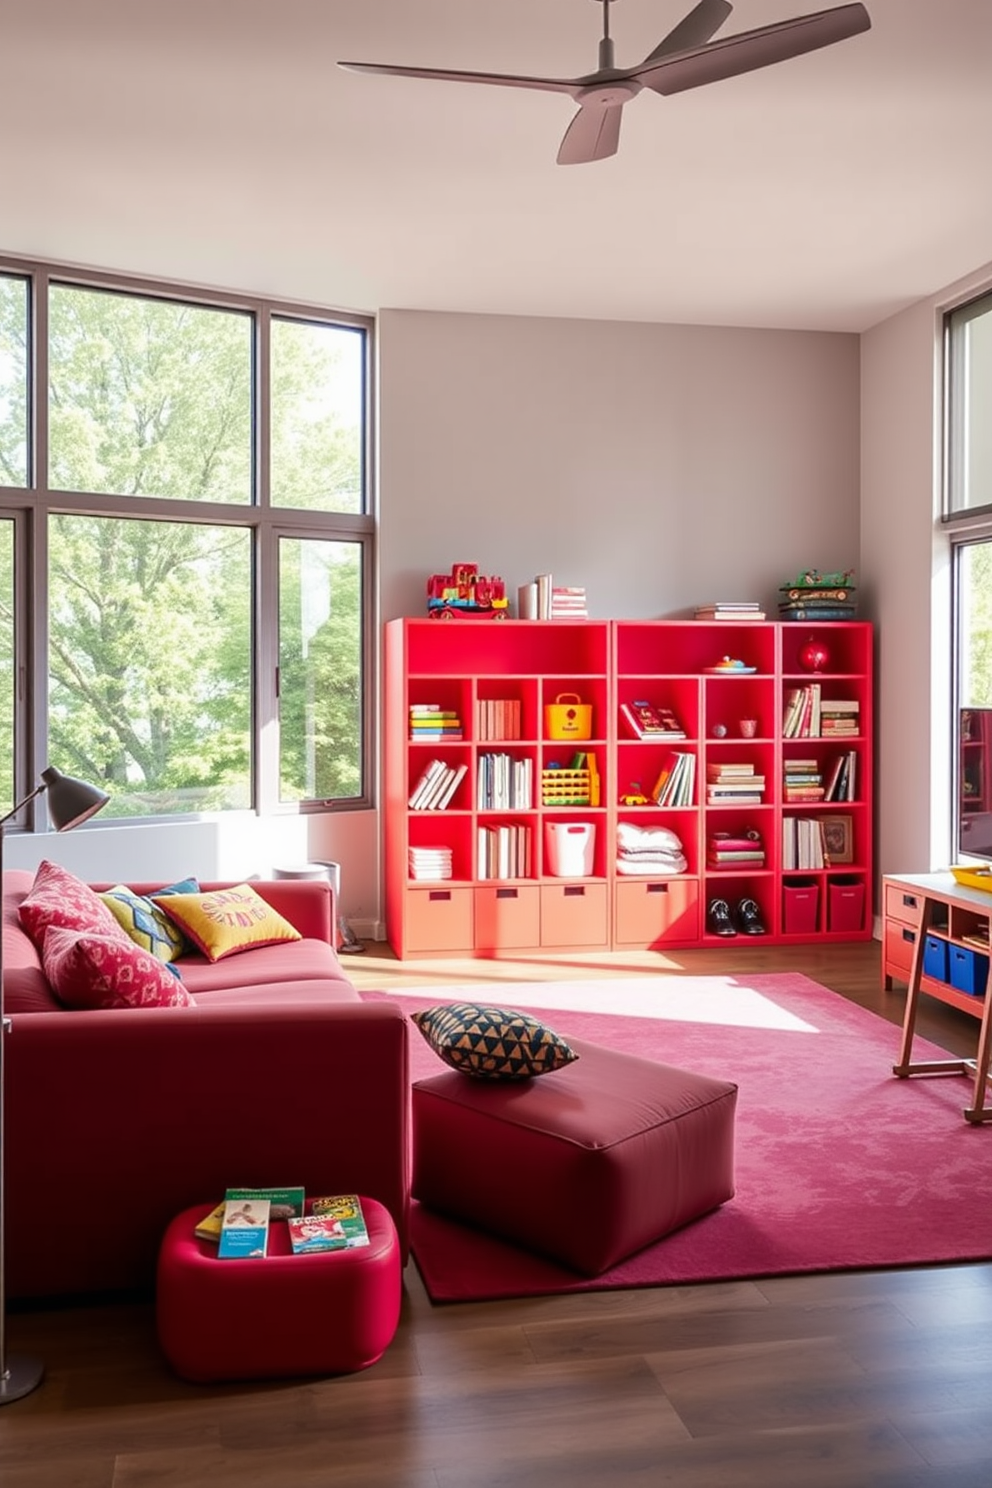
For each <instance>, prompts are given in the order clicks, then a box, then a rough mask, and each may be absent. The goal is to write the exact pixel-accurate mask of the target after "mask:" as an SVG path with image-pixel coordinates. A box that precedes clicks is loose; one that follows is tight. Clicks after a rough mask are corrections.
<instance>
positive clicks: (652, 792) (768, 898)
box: [385, 618, 873, 959]
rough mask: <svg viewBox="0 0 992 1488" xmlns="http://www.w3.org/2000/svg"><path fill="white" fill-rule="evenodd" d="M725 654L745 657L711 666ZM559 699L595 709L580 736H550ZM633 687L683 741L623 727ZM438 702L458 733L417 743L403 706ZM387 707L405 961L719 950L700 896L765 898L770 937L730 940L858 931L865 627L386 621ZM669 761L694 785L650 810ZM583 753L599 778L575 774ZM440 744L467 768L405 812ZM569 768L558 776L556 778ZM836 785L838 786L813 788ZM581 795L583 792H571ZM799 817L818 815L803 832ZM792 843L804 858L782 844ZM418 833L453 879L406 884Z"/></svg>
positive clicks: (390, 929)
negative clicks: (439, 852)
mask: <svg viewBox="0 0 992 1488" xmlns="http://www.w3.org/2000/svg"><path fill="white" fill-rule="evenodd" d="M810 639H815V640H816V641H818V642H819V643H820V644H821V646H822V647H823V648H824V649H825V651H826V653H827V658H828V659H827V662H826V664H825V666H824V669H823V671H822V672H820V673H811V672H810V671H809V670H807V669H806V667H804V665H803V661H802V658H803V655H804V653H805V648H806V646H807V644H808V642H809V641H810ZM727 657H729V658H732V659H735V660H738V661H741V662H743V663H744V665H745V667H746V668H747V670H743V669H732V670H728V669H724V670H720V663H721V661H722V660H723V659H724V658H727ZM807 692H808V693H809V695H810V697H811V698H812V697H813V696H814V695H815V697H816V699H817V709H818V711H817V713H816V715H814V716H813V717H812V718H807V719H806V722H805V726H804V727H803V728H802V730H801V731H800V732H799V733H796V734H794V735H792V734H790V735H786V734H785V732H784V722H785V717H786V713H787V711H788V709H789V706H790V703H791V702H792V701H794V694H796V693H803V694H805V693H807ZM570 699H571V700H575V701H576V702H577V704H579V705H580V707H581V710H582V711H584V710H586V709H589V710H590V712H591V718H590V728H589V733H590V737H588V738H584V737H574V738H573V737H570V736H569V735H568V733H567V732H566V735H565V737H563V738H557V737H550V736H549V735H550V732H551V717H550V716H549V713H548V709H549V707H551V708H552V709H553V710H554V709H556V708H557V709H558V710H559V713H558V714H556V715H555V716H556V720H557V721H560V706H561V703H562V700H564V701H565V702H567V701H568V700H570ZM635 701H647V702H649V703H651V704H653V705H654V706H655V707H660V708H665V709H669V710H671V712H672V713H674V715H675V717H676V719H677V720H678V723H679V724H680V725H681V731H680V732H681V735H682V736H681V737H671V738H669V737H661V736H647V737H643V738H638V737H636V736H635V734H634V730H633V728H632V727H631V726H630V724H629V723H628V722H627V719H626V717H625V715H624V713H623V712H622V711H621V704H624V703H626V704H631V703H633V702H635ZM832 704H837V705H838V707H837V708H836V709H832V707H831V705H832ZM430 706H432V707H435V708H438V709H442V710H445V711H449V712H452V713H455V714H456V715H457V717H458V719H459V721H460V722H461V725H462V737H461V738H460V739H457V740H447V739H445V740H441V741H438V740H430V741H427V740H422V739H419V738H417V739H414V738H411V728H410V716H411V709H423V708H425V707H430ZM810 707H812V703H810ZM385 717H386V747H385V793H386V798H385V808H386V809H385V867H386V928H387V935H388V938H389V941H390V943H391V945H392V946H393V948H394V950H395V951H396V953H397V955H398V956H400V957H401V958H403V959H406V958H411V957H416V956H426V955H429V956H442V955H450V956H480V957H498V956H510V955H513V954H515V953H518V952H527V951H534V952H540V951H555V950H569V949H579V948H581V949H584V950H588V949H604V950H605V949H663V948H666V947H667V948H671V949H673V950H674V949H679V948H686V947H691V946H699V945H716V944H719V943H723V942H721V940H720V939H719V938H718V937H716V936H715V935H711V934H710V933H709V932H708V930H707V916H706V908H707V905H708V903H709V902H710V900H711V899H713V898H723V899H726V900H727V901H728V902H729V903H730V905H731V908H732V909H733V908H734V906H735V905H736V904H737V903H738V902H739V901H740V900H741V899H742V898H746V897H747V898H753V899H755V900H756V901H757V903H758V905H759V906H760V909H761V914H762V919H763V922H764V923H765V926H766V930H767V934H766V935H764V936H754V937H751V936H745V935H739V936H738V937H737V940H736V941H735V942H734V943H735V944H737V945H739V944H741V943H743V942H753V943H755V944H759V945H760V944H769V943H776V944H783V943H789V942H796V943H797V944H798V943H806V942H814V941H818V940H823V939H828V940H852V939H868V938H870V935H871V909H872V905H871V886H872V882H873V878H872V840H871V823H872V768H871V762H872V752H871V738H872V631H871V626H870V624H868V623H867V622H862V621H835V622H828V623H823V624H816V625H809V624H798V623H793V622H775V621H769V622H760V621H758V622H755V621H751V622H745V623H734V622H706V621H695V620H691V621H690V620H687V621H667V620H652V621H638V620H603V621H598V620H577V621H527V620H505V621H447V622H445V621H435V620H428V619H419V618H418V619H404V620H394V621H390V622H388V623H387V625H386V627H385ZM828 721H829V722H828ZM811 726H815V727H816V728H820V727H823V726H829V727H830V728H831V729H832V730H833V732H831V733H828V734H827V735H823V734H821V733H819V732H817V733H812V732H810V728H811ZM676 755H684V756H687V761H686V762H685V763H684V764H683V765H682V766H680V770H682V771H684V772H685V773H686V774H688V776H689V785H688V794H686V793H685V789H686V788H685V786H684V785H683V788H682V793H681V794H678V793H676V794H675V796H674V799H672V801H671V803H670V804H661V805H659V804H658V802H657V800H656V799H655V796H656V792H657V791H658V790H659V789H660V787H661V784H662V779H663V776H664V774H665V772H666V771H667V769H668V767H669V766H670V765H671V764H672V763H673V757H674V756H676ZM577 756H582V759H581V760H579V759H577ZM590 756H591V759H592V763H593V764H594V766H595V768H594V771H593V772H592V773H593V775H594V776H596V777H598V781H597V784H596V785H589V784H588V782H586V781H585V779H584V777H583V776H582V774H581V772H582V771H583V770H584V769H585V768H586V767H587V766H588V764H589V759H590ZM494 757H502V758H501V759H499V760H498V761H497V762H496V763H495V764H494V763H493V759H494ZM435 758H437V759H441V760H443V762H444V763H446V764H448V765H449V766H453V767H457V766H459V765H461V764H465V765H466V770H465V773H464V776H463V778H462V780H461V782H460V784H459V785H458V787H457V789H456V791H455V793H454V795H453V797H452V799H451V801H450V804H449V805H448V806H447V807H446V808H444V809H443V810H436V809H435V810H430V809H428V810H426V811H424V810H413V809H411V808H410V806H409V804H408V803H409V799H410V796H411V793H412V791H413V789H414V787H415V785H416V783H417V781H418V780H419V778H420V776H421V775H422V773H423V770H424V768H425V767H426V765H427V764H428V763H429V762H430V761H431V760H432V759H435ZM844 760H846V767H847V776H846V777H845V778H846V779H847V780H848V782H849V784H848V785H846V786H845V787H844V791H843V794H840V793H839V792H840V787H841V785H842V780H841V768H840V767H841V763H842V762H843V761H844ZM787 767H789V768H788V769H787ZM573 768H577V769H578V770H579V772H580V773H579V774H577V775H576V776H574V777H572V776H567V777H566V776H565V775H564V774H563V776H562V780H561V782H560V783H559V782H557V781H555V780H554V777H553V776H549V773H548V772H552V771H559V770H560V771H562V772H566V771H569V770H570V769H573ZM528 777H529V779H530V794H529V797H521V796H520V795H519V794H510V795H509V796H508V795H506V794H505V790H506V789H507V786H506V781H507V780H508V779H509V780H510V781H511V786H510V789H511V791H513V790H514V787H513V785H512V781H513V780H514V779H516V782H517V786H516V789H517V790H519V789H520V788H521V787H520V781H521V780H522V779H523V780H525V779H527V778H528ZM797 777H803V778H802V779H800V780H798V782H797ZM492 779H497V780H501V781H502V782H503V785H502V786H501V787H500V789H501V790H502V791H503V792H504V793H503V794H495V795H494V794H493V791H492V789H491V784H490V782H491V780H492ZM787 780H788V781H789V785H788V786H787V784H786V781H787ZM831 780H833V783H834V790H835V794H834V796H833V798H831V799H823V798H822V797H821V796H820V795H819V794H817V792H820V791H826V790H827V786H828V783H829V782H830V781H831ZM749 781H750V782H751V784H750V786H749V784H748V782H749ZM816 781H818V782H819V783H818V784H814V783H813V782H816ZM552 787H557V789H554V788H552ZM597 789H598V795H597V793H596V792H597ZM670 789H671V787H670ZM582 790H588V792H589V794H588V799H589V804H584V802H585V800H586V796H585V795H581V796H580V797H579V800H580V801H581V802H582V804H575V803H574V802H573V800H572V799H571V796H570V794H569V792H570V791H582ZM787 790H788V792H789V794H788V795H787ZM741 791H743V793H744V799H741ZM810 791H812V792H813V795H812V798H811V799H805V798H804V796H803V794H799V795H797V792H800V793H802V792H805V793H806V794H808V793H809V792H810ZM751 797H757V799H751ZM644 798H646V800H645V799H644ZM661 799H662V800H663V801H664V800H665V799H666V797H665V794H664V793H663V792H662V795H661ZM801 819H804V820H808V821H812V822H813V824H814V825H813V826H812V827H810V828H806V827H798V826H796V825H794V824H795V823H796V822H798V821H800V820H801ZM569 827H572V828H573V829H574V830H573V831H571V832H569V831H568V830H567V829H568V828H569ZM590 828H591V829H592V833H591V835H592V838H593V841H592V844H591V862H590V864H589V868H590V871H589V872H585V871H582V873H581V876H573V873H574V869H575V863H574V861H569V862H568V863H566V864H564V865H563V862H562V855H563V854H564V853H565V852H566V850H569V851H570V850H572V849H574V848H577V845H578V842H579V841H581V840H582V839H583V837H584V834H585V833H587V831H588V829H590ZM618 832H619V833H620V836H619V837H618ZM483 839H484V840H485V842H486V843H487V844H488V846H489V851H488V854H486V855H484V854H483V850H482V847H481V846H480V843H481V842H482V840H483ZM793 840H794V841H796V842H799V841H800V840H801V842H802V853H801V855H800V854H799V853H798V852H797V854H796V855H795V856H794V857H787V856H786V851H787V843H788V842H790V841H793ZM755 842H757V844H758V846H759V847H760V849H761V850H762V852H763V856H761V857H759V858H758V859H755V858H754V857H753V844H754V843H755ZM824 842H827V843H828V844H829V851H828V853H827V855H826V857H822V856H818V854H819V852H820V851H821V850H822V845H823V843H824ZM810 843H812V844H813V846H812V847H811V846H810V845H809V844H810ZM817 844H818V845H819V846H818V847H817ZM621 845H622V846H623V850H621ZM742 845H743V848H744V850H743V852H742V851H741V848H742ZM413 847H419V848H429V847H443V848H445V849H447V851H448V852H449V853H450V862H451V876H450V878H446V879H444V880H443V881H435V880H428V879H415V878H413V877H412V876H411V868H410V849H411V848H413ZM735 853H736V856H735ZM556 855H557V856H558V859H559V861H558V862H557V863H556V862H555V856H556ZM563 866H564V868H567V873H563V874H559V873H556V872H555V871H554V869H555V868H556V867H558V868H559V869H562V868H563ZM582 866H583V870H584V868H585V864H584V863H583V865H582Z"/></svg>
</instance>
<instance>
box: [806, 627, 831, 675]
mask: <svg viewBox="0 0 992 1488" xmlns="http://www.w3.org/2000/svg"><path fill="white" fill-rule="evenodd" d="M829 661H830V652H829V651H828V650H827V648H826V646H825V645H824V644H823V642H822V641H817V640H815V639H814V638H813V637H812V636H810V638H809V640H808V641H807V642H806V644H805V645H804V646H803V647H802V648H801V649H800V652H799V665H800V666H801V667H805V669H806V671H808V672H822V671H823V669H824V667H825V666H827V664H828V663H829Z"/></svg>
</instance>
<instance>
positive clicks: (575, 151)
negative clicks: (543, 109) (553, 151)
mask: <svg viewBox="0 0 992 1488" xmlns="http://www.w3.org/2000/svg"><path fill="white" fill-rule="evenodd" d="M622 113H623V104H622V103H612V104H607V105H606V106H605V107H604V105H603V104H600V103H585V104H583V105H582V107H581V108H580V109H579V111H578V113H577V114H576V115H575V117H574V119H573V120H572V122H571V124H569V126H568V128H567V129H566V130H565V136H564V138H563V140H562V142H561V145H560V146H559V148H558V164H559V165H586V164H587V163H588V162H589V161H590V160H606V159H607V157H608V156H610V155H615V154H616V153H617V146H618V145H619V143H620V116H621V114H622Z"/></svg>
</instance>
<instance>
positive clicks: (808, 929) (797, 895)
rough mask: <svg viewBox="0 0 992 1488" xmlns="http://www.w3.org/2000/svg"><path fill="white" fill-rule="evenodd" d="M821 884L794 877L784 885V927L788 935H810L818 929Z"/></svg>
mask: <svg viewBox="0 0 992 1488" xmlns="http://www.w3.org/2000/svg"><path fill="white" fill-rule="evenodd" d="M819 907H820V886H819V884H816V883H814V882H813V881H812V880H805V881H803V880H800V879H793V881H792V882H791V883H787V884H783V886H782V929H783V931H784V932H785V934H786V935H810V934H812V933H813V932H814V931H815V930H816V922H817V914H818V911H819Z"/></svg>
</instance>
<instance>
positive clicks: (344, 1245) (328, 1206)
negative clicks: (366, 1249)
mask: <svg viewBox="0 0 992 1488" xmlns="http://www.w3.org/2000/svg"><path fill="white" fill-rule="evenodd" d="M288 1224H289V1238H290V1242H291V1244H292V1247H293V1252H294V1254H302V1253H305V1252H307V1251H317V1250H355V1249H357V1248H358V1247H359V1246H362V1245H368V1243H369V1232H368V1228H367V1226H366V1224H365V1216H364V1214H363V1213H362V1204H361V1200H360V1199H359V1197H358V1195H357V1194H329V1195H327V1196H325V1197H321V1198H316V1199H311V1200H310V1202H309V1203H308V1204H307V1212H306V1214H305V1215H303V1217H302V1218H299V1219H290V1220H289V1221H288Z"/></svg>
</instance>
